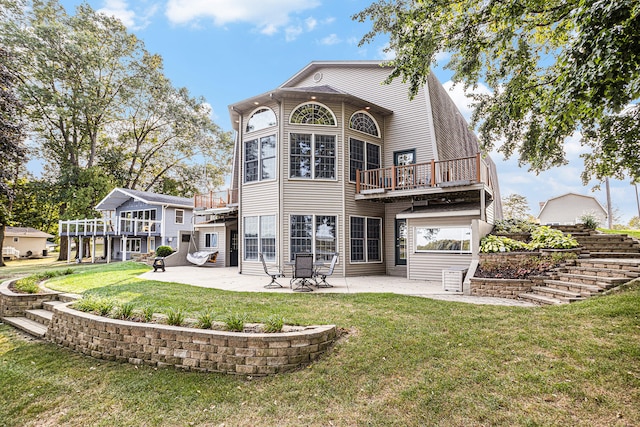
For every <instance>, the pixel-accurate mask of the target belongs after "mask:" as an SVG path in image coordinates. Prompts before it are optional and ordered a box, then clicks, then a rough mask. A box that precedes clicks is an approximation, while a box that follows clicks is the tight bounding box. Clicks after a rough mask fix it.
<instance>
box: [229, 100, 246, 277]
mask: <svg viewBox="0 0 640 427" xmlns="http://www.w3.org/2000/svg"><path fill="white" fill-rule="evenodd" d="M231 109H232V110H233V111H235V112H236V113H238V131H237V132H236V143H235V152H234V154H233V155H234V157H235V156H239V158H236V159H235V161H236V162H237V163H236V164H237V165H238V169H239V170H238V274H242V265H243V262H242V261H243V255H242V254H243V253H244V239H243V238H242V233H243V226H244V221H243V219H242V185H243V184H244V175H243V174H244V161H243V159H242V114H240V112H238V111H236V108H235V107H231ZM231 180H232V181H233V177H232V178H231Z"/></svg>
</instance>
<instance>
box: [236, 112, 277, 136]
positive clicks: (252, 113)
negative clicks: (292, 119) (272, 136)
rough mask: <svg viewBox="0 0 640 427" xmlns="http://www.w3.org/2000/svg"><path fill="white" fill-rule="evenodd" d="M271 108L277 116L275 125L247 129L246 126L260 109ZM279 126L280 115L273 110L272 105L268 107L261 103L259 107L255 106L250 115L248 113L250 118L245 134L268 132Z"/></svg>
mask: <svg viewBox="0 0 640 427" xmlns="http://www.w3.org/2000/svg"><path fill="white" fill-rule="evenodd" d="M265 109H266V110H271V112H272V113H273V115H274V117H275V118H276V123H275V124H274V125H273V126H267V127H263V128H260V129H256V130H250V131H247V130H246V126H248V125H249V122H250V121H251V118H252V117H253V115H254V114H256V113H257V112H258V111H260V110H265ZM277 127H278V115H277V114H276V113H275V111H273V108H271V107H267V106H265V105H261V106H259V107H257V108H255V109H254V110H253V111H252V112H251V113H250V114H249V115H248V119H247V124H246V125H245V132H244V133H245V134H251V133H255V132H261V131H262V132H267V131H268V130H271V129H273V128H277Z"/></svg>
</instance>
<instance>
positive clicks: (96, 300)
mask: <svg viewBox="0 0 640 427" xmlns="http://www.w3.org/2000/svg"><path fill="white" fill-rule="evenodd" d="M114 305H115V304H114V303H113V301H112V300H110V299H108V298H101V297H95V296H92V295H89V296H86V295H85V296H83V297H82V298H81V299H79V300H78V301H76V302H75V303H73V308H75V309H76V310H80V311H84V312H86V313H93V314H98V315H100V316H106V315H108V314H109V313H111V310H113V306H114Z"/></svg>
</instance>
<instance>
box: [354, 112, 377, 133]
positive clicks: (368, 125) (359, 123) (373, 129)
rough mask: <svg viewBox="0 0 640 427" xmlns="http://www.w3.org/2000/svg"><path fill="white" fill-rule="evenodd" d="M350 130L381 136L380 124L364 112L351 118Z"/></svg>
mask: <svg viewBox="0 0 640 427" xmlns="http://www.w3.org/2000/svg"><path fill="white" fill-rule="evenodd" d="M349 128H351V129H353V130H357V131H358V132H363V133H366V134H369V135H372V136H378V137H379V136H380V131H379V130H378V124H377V123H376V121H375V120H374V119H373V117H371V116H370V115H369V114H367V113H365V112H363V111H358V112H357V113H354V114H353V116H351V120H349Z"/></svg>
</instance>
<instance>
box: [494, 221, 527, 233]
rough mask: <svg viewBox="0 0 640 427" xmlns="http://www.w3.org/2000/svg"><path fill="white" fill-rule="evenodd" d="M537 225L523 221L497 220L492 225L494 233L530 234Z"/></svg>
mask: <svg viewBox="0 0 640 427" xmlns="http://www.w3.org/2000/svg"><path fill="white" fill-rule="evenodd" d="M536 227H537V224H535V223H533V222H531V221H527V220H524V219H499V220H497V221H496V222H495V224H494V225H493V232H494V233H531V232H532V231H533V230H534V229H535V228H536Z"/></svg>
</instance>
